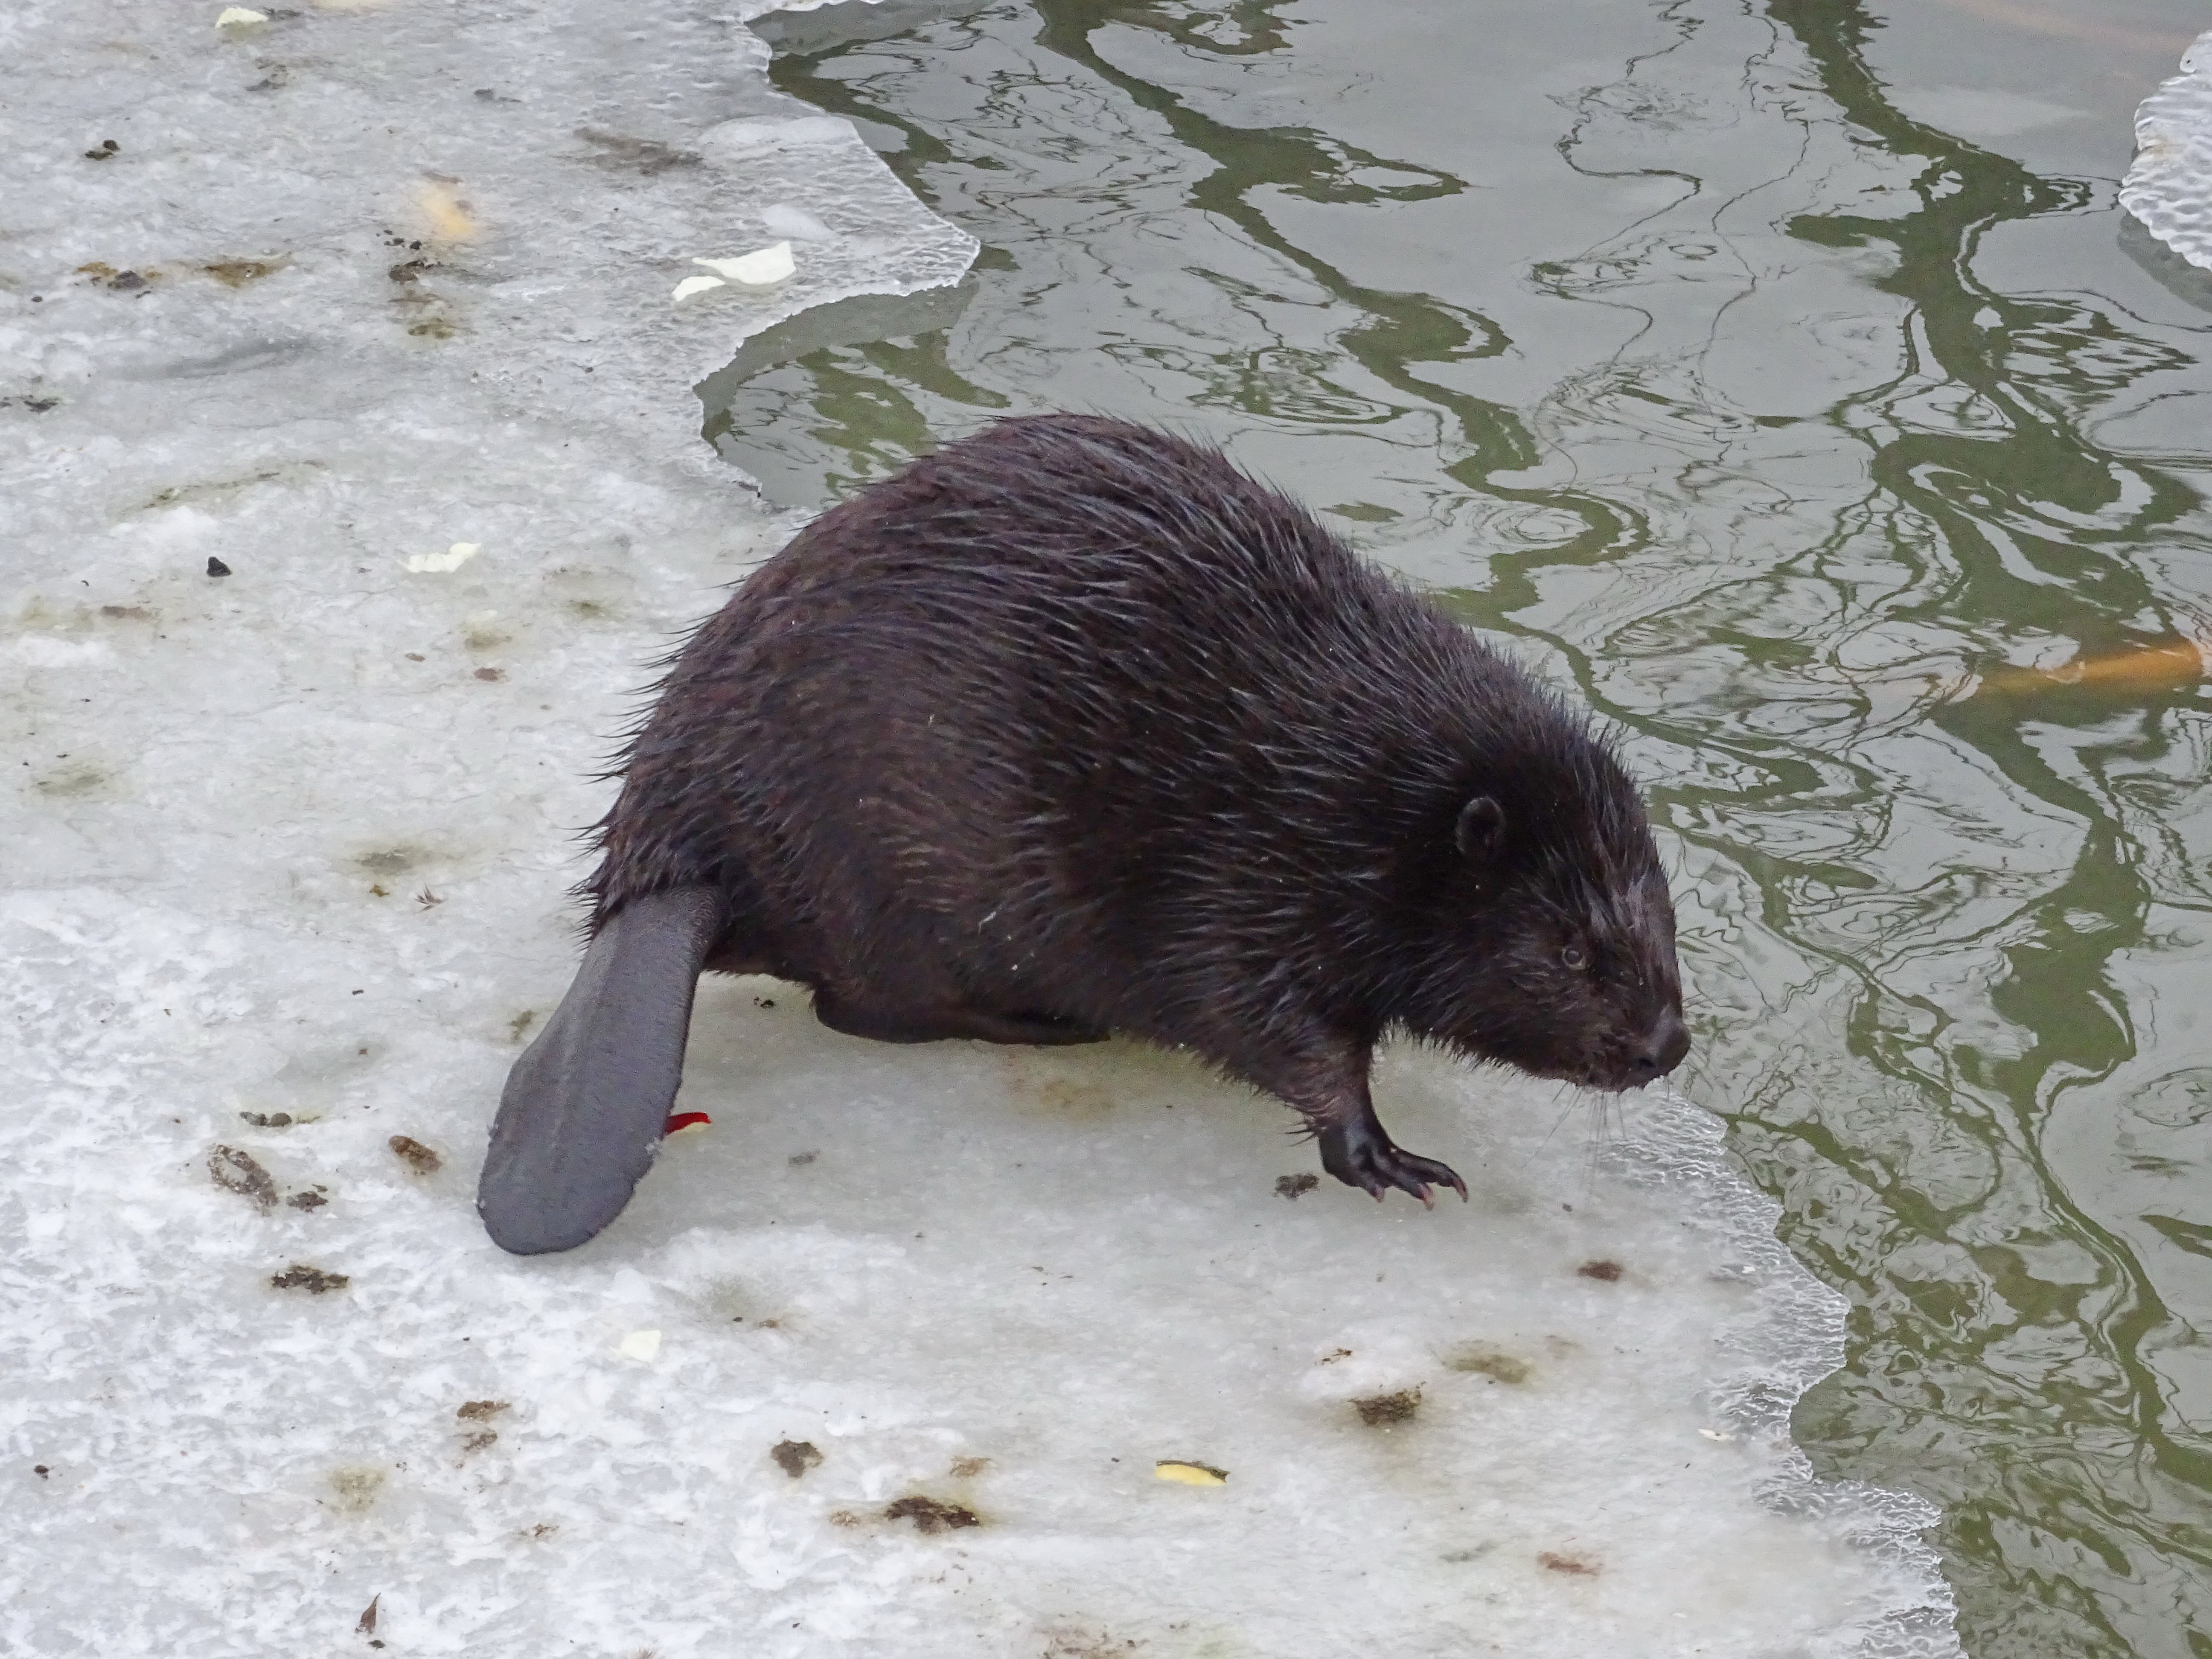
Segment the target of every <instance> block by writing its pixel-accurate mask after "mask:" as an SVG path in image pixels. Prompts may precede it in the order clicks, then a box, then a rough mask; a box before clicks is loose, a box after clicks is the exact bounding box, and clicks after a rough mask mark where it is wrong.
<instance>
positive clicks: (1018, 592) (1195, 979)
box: [478, 415, 1689, 1254]
mask: <svg viewBox="0 0 2212 1659" xmlns="http://www.w3.org/2000/svg"><path fill="white" fill-rule="evenodd" d="M671 661H672V667H671V671H670V672H669V673H668V675H667V678H666V679H665V681H664V682H663V684H662V685H661V688H660V691H659V700H658V702H657V704H656V706H655V707H654V708H653V710H652V712H651V714H649V715H648V716H647V719H646V720H645V721H644V722H643V724H642V726H641V727H640V728H639V729H638V731H637V732H635V736H634V737H633V738H632V739H631V741H630V743H629V748H628V750H627V752H626V754H625V756H624V757H623V761H622V763H621V765H620V767H619V769H618V772H617V774H611V775H619V776H620V777H621V778H622V780H623V782H622V788H621V792H620V794H619V797H618V798H617V800H616V802H615V804H614V806H613V808H612V810H611V811H610V812H609V813H608V814H607V816H606V817H605V819H604V820H603V821H602V822H601V823H600V824H599V826H598V840H599V850H600V854H601V856H600V860H599V866H598V867H597V869H596V870H595V871H594V872H593V873H592V875H591V876H590V878H588V879H587V880H586V882H585V883H584V884H582V886H581V887H580V889H579V893H580V896H583V897H585V898H586V899H588V901H589V902H590V905H591V915H590V922H589V936H590V939H591V944H590V946H589V949H588V950H587V951H586V955H585V957H584V960H583V963H582V966H581V968H580V970H579V972H578V974H577V976H576V980H575V982H574V986H573V987H571V988H570V990H569V992H568V995H567V997H566V998H565V999H564V1000H563V1001H562V1004H561V1006H560V1008H559V1010H558V1012H556V1014H555V1015H554V1017H553V1018H552V1019H551V1020H550V1022H549V1023H548V1024H547V1025H546V1027H545V1029H544V1031H543V1032H542V1033H541V1034H540V1035H539V1036H538V1040H537V1041H536V1042H533V1043H532V1045H531V1047H530V1048H529V1050H528V1051H527V1052H526V1053H525V1054H523V1056H522V1057H521V1059H520V1060H518V1061H517V1062H516V1063H515V1066H514V1068H513V1073H512V1074H511V1075H510V1077H509V1079H508V1080H507V1088H506V1090H505V1092H504V1094H503V1095H502V1097H501V1102H500V1107H499V1114H498V1117H497V1119H496V1121H495V1125H494V1127H493V1130H492V1136H491V1148H490V1153H489V1158H488V1161H487V1162H486V1164H485V1165H484V1170H483V1180H482V1183H481V1186H480V1188H479V1192H478V1209H479V1211H480V1212H481V1214H482V1215H483V1220H484V1223H485V1225H486V1226H487V1228H488V1229H489V1231H490V1234H491V1236H492V1237H493V1238H494V1240H495V1241H496V1242H497V1243H499V1244H501V1246H503V1247H504V1248H505V1249H508V1250H512V1251H514V1252H517V1253H518V1254H528V1253H534V1252H538V1251H544V1250H559V1249H568V1248H570V1247H571V1246H574V1245H576V1244H579V1243H582V1242H583V1241H584V1240H585V1239H586V1238H589V1237H592V1235H593V1234H594V1233H596V1232H597V1231H599V1229H600V1228H602V1227H604V1226H605V1225H606V1224H607V1223H608V1222H610V1221H611V1220H612V1219H613V1218H614V1217H615V1215H616V1214H617V1212H619V1211H620V1210H621V1209H622V1207H623V1205H624V1204H625V1203H626V1202H628V1200H629V1195H630V1193H631V1191H632V1189H633V1188H635V1185H636V1183H637V1182H638V1181H639V1179H640V1178H641V1176H643V1174H644V1172H645V1170H646V1169H647V1166H648V1165H649V1164H651V1162H652V1160H653V1154H654V1152H655V1151H656V1149H657V1147H658V1144H659V1139H660V1135H661V1131H662V1127H663V1125H664V1123H665V1119H666V1114H667V1110H668V1108H669V1105H670V1103H671V1102H672V1101H673V1099H674V1098H675V1095H676V1090H677V1086H678V1083H679V1082H680V1081H681V1078H682V1073H683V1060H684V1042H685V1039H686V1035H687V1030H688V1027H689V1024H690V1012H691V999H692V992H693V987H694V985H695V984H696V981H697V979H698V976H699V975H700V973H701V972H702V971H703V970H707V969H712V970H714V971H718V972H722V973H769V974H774V975H779V976H781V977H782V978H785V979H788V980H794V981H800V982H802V983H804V984H805V985H807V986H809V987H811V988H812V991H813V998H814V1012H815V1014H816V1016H817V1018H819V1019H820V1020H821V1021H822V1023H823V1024H825V1025H827V1026H829V1027H830V1028H831V1029H832V1030H838V1031H843V1032H848V1033H850V1034H852V1035H854V1036H865V1037H873V1038H876V1039H878V1040H879V1041H883V1042H934V1041H938V1040H940V1039H944V1038H950V1037H970V1038H980V1039H981V1040H983V1041H985V1042H1011V1043H1066V1042H1093V1041H1096V1040H1097V1039H1099V1038H1101V1037H1103V1036H1105V1035H1107V1034H1108V1033H1109V1032H1120V1033H1124V1034H1127V1035H1129V1036H1136V1037H1139V1038H1143V1039H1145V1040H1147V1041H1149V1042H1155V1043H1159V1044H1162V1045H1165V1046H1170V1047H1176V1048H1188V1049H1189V1050H1191V1051H1193V1052H1194V1053H1195V1054H1199V1055H1200V1056H1201V1057H1203V1058H1204V1059H1205V1060H1207V1061H1209V1062H1211V1063H1212V1065H1213V1066H1216V1067H1218V1068H1219V1070H1221V1071H1222V1072H1224V1073H1226V1074H1228V1075H1229V1076H1231V1077H1233V1078H1237V1079H1242V1080H1243V1081H1244V1082H1246V1083H1248V1084H1250V1085H1254V1086H1255V1087H1256V1088H1258V1089H1261V1090H1263V1091H1267V1092H1269V1093H1272V1094H1273V1095H1275V1096H1277V1097H1279V1098H1280V1099H1282V1100H1284V1101H1285V1102H1286V1103H1289V1104H1290V1105H1291V1106H1292V1107H1294V1108H1295V1109H1297V1111H1298V1112H1299V1113H1300V1114H1301V1115H1303V1116H1304V1127H1305V1129H1306V1130H1307V1132H1308V1133H1310V1135H1311V1136H1312V1138H1313V1139H1315V1140H1316V1142H1317V1143H1318V1144H1319V1147H1320V1152H1321V1162H1322V1168H1323V1169H1325V1170H1327V1171H1328V1173H1329V1174H1331V1175H1333V1176H1336V1177H1337V1178H1338V1179H1339V1180H1340V1181H1343V1182H1348V1183H1350V1184H1352V1185H1353V1186H1356V1187H1359V1188H1364V1189H1365V1190H1366V1191H1367V1192H1369V1193H1371V1194H1374V1195H1375V1196H1376V1198H1377V1199H1380V1198H1382V1197H1383V1195H1384V1194H1386V1193H1387V1192H1388V1191H1389V1190H1390V1189H1391V1188H1401V1189H1402V1190H1404V1191H1406V1192H1407V1193H1410V1194H1413V1196H1415V1197H1417V1198H1419V1200H1421V1201H1422V1202H1423V1203H1424V1204H1432V1203H1433V1196H1432V1188H1436V1187H1442V1186H1448V1187H1450V1188H1453V1189H1455V1191H1457V1192H1458V1193H1459V1194H1460V1196H1461V1197H1462V1199H1464V1198H1465V1197H1466V1195H1467V1188H1466V1185H1465V1183H1464V1182H1462V1181H1461V1179H1460V1178H1459V1176H1457V1175H1455V1174H1454V1173H1453V1171H1452V1170H1450V1169H1449V1168H1448V1167H1447V1166H1445V1165H1444V1164H1439V1163H1437V1162H1436V1161H1435V1160H1433V1159H1431V1158H1422V1157H1419V1156H1417V1155H1415V1154H1413V1153H1412V1152H1406V1151H1404V1150H1402V1149H1401V1148H1400V1147H1399V1146H1396V1145H1395V1143H1394V1142H1393V1141H1392V1140H1391V1139H1390V1137H1389V1135H1388V1134H1387V1133H1385V1132H1384V1130H1383V1125H1382V1123H1381V1122H1380V1121H1378V1120H1377V1119H1376V1115H1375V1108H1374V1104H1373V1103H1372V1102H1371V1100H1370V1098H1369V1093H1368V1066H1369V1058H1370V1054H1372V1052H1373V1050H1374V1048H1375V1046H1376V1042H1378V1041H1379V1040H1380V1039H1381V1038H1382V1037H1383V1036H1384V1035H1385V1034H1387V1033H1390V1032H1394V1031H1396V1032H1404V1033H1407V1034H1410V1035H1412V1036H1415V1037H1417V1038H1420V1039H1425V1040H1428V1041H1431V1042H1436V1043H1438V1044H1441V1045H1443V1047H1444V1048H1448V1049H1449V1050H1451V1051H1453V1052H1455V1053H1456V1054H1462V1055H1465V1056H1469V1057H1472V1058H1474V1059H1475V1060H1486V1061H1495V1062H1500V1063H1504V1064H1507V1065H1511V1066H1517V1067H1519V1068H1520V1069H1521V1070H1522V1071H1525V1072H1528V1073H1534V1074H1535V1075H1537V1076H1539V1077H1545V1078H1557V1079H1565V1080H1567V1081H1569V1082H1572V1083H1576V1084H1580V1085H1585V1086H1588V1087H1590V1088H1593V1089H1601V1090H1620V1089H1626V1088H1632V1087H1634V1086H1637V1085H1642V1084H1645V1083H1649V1082H1650V1081H1651V1080H1652V1079H1655V1078H1657V1077H1660V1076H1662V1075H1663V1074H1664V1073H1667V1072H1668V1071H1670V1070H1672V1069H1673V1068H1674V1066H1676V1065H1677V1064H1679V1063H1680V1060H1682V1057H1683V1055H1684V1054H1686V1052H1687V1050H1688V1048H1689V1038H1688V1035H1687V1033H1686V1030H1685V1029H1684V1026H1683V1023H1682V1015H1681V986H1680V975H1679V972H1678V969H1677V967H1676V963H1675V957H1674V909H1673V905H1672V903H1671V901H1670V899H1669V896H1668V888H1667V881H1666V877H1665V873H1664V872H1663V870H1662V867H1661V864H1660V860H1659V857H1658V854H1657V851H1656V848H1655V847H1654V845H1653V842H1652V838H1651V832H1650V825H1649V823H1648V822H1647V820H1646V818H1645V816H1644V808H1643V805H1642V803H1641V801H1640V800H1639V799H1638V793H1637V791H1636V788H1635V787H1634V785H1633V784H1632V782H1631V781H1630V779H1629V777H1628V775H1627V774H1626V771H1625V770H1624V769H1623V767H1622V764H1621V763H1620V757H1619V756H1618V755H1617V753H1616V752H1615V750H1614V749H1613V746H1612V745H1611V744H1610V743H1609V741H1608V740H1607V738H1604V737H1601V736H1600V735H1599V734H1597V733H1596V732H1594V731H1593V729H1592V726H1591V724H1590V721H1589V719H1588V717H1587V716H1586V715H1584V714H1581V713H1578V712H1577V711H1575V710H1574V709H1571V708H1569V707H1568V706H1567V704H1566V703H1565V702H1563V701H1562V700H1561V699H1560V698H1559V696H1556V695H1554V694H1553V692H1551V691H1549V690H1546V689H1545V688H1544V687H1543V686H1541V685H1540V684H1537V683H1536V682H1535V681H1534V680H1533V679H1532V678H1530V677H1529V676H1528V674H1527V673H1526V672H1524V671H1522V670H1521V669H1520V668H1519V667H1517V666H1516V665H1514V664H1513V663H1512V662H1510V661H1509V660H1508V659H1506V658H1504V656H1502V655H1500V654H1499V653H1498V652H1496V651H1494V650H1492V649H1491V648H1490V647H1487V646H1486V645H1485V644H1483V643H1482V642H1481V641H1480V640H1478V639H1477V638H1476V637H1475V636H1474V635H1473V634H1472V633H1470V632H1469V631H1468V629H1465V628H1463V627H1462V626H1460V625H1459V624H1458V623H1455V622H1454V621H1452V620H1451V618H1450V617H1448V616H1446V615H1445V614H1444V613H1443V611H1440V610H1438V609H1437V606H1436V605H1434V604H1432V603H1431V602H1430V601H1428V600H1427V599H1424V598H1423V597H1422V596H1421V595H1419V593H1417V592H1414V591H1413V590H1412V589H1410V588H1408V587H1407V586H1404V585H1402V584H1401V583H1400V582H1398V581H1396V580H1393V579H1391V578H1390V577H1389V576H1387V575H1386V574H1383V572H1382V571H1381V570H1379V569H1377V568H1376V567H1374V566H1373V565H1371V564H1369V563H1367V562H1364V561H1363V560H1362V559H1360V558H1359V557H1358V556H1356V555H1355V554H1354V553H1353V552H1352V550H1350V549H1349V548H1348V547H1346V544H1344V543H1343V542H1342V541H1340V539H1339V538H1337V537H1336V536H1335V535H1334V534H1333V533H1331V532H1329V531H1328V530H1327V529H1326V528H1324V527H1323V526H1322V525H1321V524H1320V523H1319V522H1318V521H1317V520H1316V519H1315V518H1314V517H1313V516H1312V515H1311V514H1310V513H1308V512H1307V511H1306V510H1305V509H1304V508H1303V507H1300V506H1298V505H1297V503H1296V502H1295V501H1291V499H1290V498H1289V497H1287V496H1286V495H1282V494H1280V493H1279V492H1278V491H1276V490H1275V489H1271V488H1268V487H1267V486H1266V485H1264V484H1262V483H1258V482H1256V481H1255V480H1254V479H1253V478H1251V477H1248V476H1247V475H1246V474H1244V473H1243V472H1242V471H1239V470H1238V469H1237V467H1236V466H1234V465H1231V462H1230V461H1229V460H1228V459H1226V458H1225V456H1224V455H1223V454H1222V453H1220V452H1219V451H1218V450H1217V449H1212V448H1208V447H1203V446H1201V445H1199V444H1196V443H1193V442H1190V441H1186V440H1184V439H1182V438H1179V437H1176V436H1173V435H1169V434H1167V433H1164V432H1161V431H1158V430H1155V429H1152V428H1147V427H1143V426H1138V425H1133V424H1129V423H1127V422H1121V421H1115V420H1110V419H1106V418H1103V417H1097V416H1071V415H1054V416H1030V417H1025V418H1019V419H1012V420H1006V421H1001V422H999V423H997V424H996V425H994V426H992V427H990V428H987V430H985V431H983V432H981V434H979V435H975V436H974V437H970V438H968V439H966V440H964V441H961V442H957V443H954V444H951V446H949V447H946V448H945V449H944V450H942V451H940V452H939V453H937V454H934V455H932V456H929V457H927V458H925V459H921V460H917V461H915V463H914V464H913V465H910V466H908V468H907V469H906V470H905V471H902V472H901V473H899V474H898V475H897V476H896V477H891V478H889V479H886V480H884V481H883V482H881V483H876V484H873V485H872V486H870V487H869V488H867V489H864V490H862V491H860V493H859V494H858V495H855V496H854V497H853V498H852V499H851V500H849V501H846V502H844V503H843V504H842V505H840V506H838V507H833V508H831V509H830V510H829V512H827V513H823V515H822V516H821V517H820V518H818V519H817V520H814V521H813V522H812V523H811V524H810V525H809V526H807V527H806V528H805V530H803V531H801V532H799V535H798V536H797V537H796V538H794V539H793V541H792V542H791V544H789V545H788V546H787V547H786V548H785V549H784V550H782V551H781V553H779V554H777V555H776V556H775V557H774V558H772V559H770V560H769V562H767V563H766V564H764V565H763V566H762V567H761V568H759V569H758V570H757V571H756V572H755V573H754V574H752V575H751V577H750V579H749V580H746V581H745V582H744V585H743V586H741V587H740V588H739V589H738V592H736V594H735V595H734V596H733V597H732V599H730V601H729V603H728V604H727V605H725V606H724V607H723V609H722V610H721V611H720V612H719V613H718V614H717V615H715V616H714V617H710V618H709V619H708V621H707V622H706V623H703V624H702V625H701V626H700V627H699V629H697V630H696V632H695V633H693V634H692V635H691V636H690V640H689V641H688V642H687V643H686V644H684V647H682V649H681V650H680V652H679V653H678V654H677V655H676V656H675V657H674V658H673V659H671Z"/></svg>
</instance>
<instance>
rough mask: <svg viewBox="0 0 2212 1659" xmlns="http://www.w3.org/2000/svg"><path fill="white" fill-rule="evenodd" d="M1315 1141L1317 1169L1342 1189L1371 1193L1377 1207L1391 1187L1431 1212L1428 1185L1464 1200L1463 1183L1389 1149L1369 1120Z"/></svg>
mask: <svg viewBox="0 0 2212 1659" xmlns="http://www.w3.org/2000/svg"><path fill="white" fill-rule="evenodd" d="M1319 1139H1320V1141H1321V1167H1322V1169H1324V1170H1328V1172H1329V1173H1330V1174H1331V1175H1333V1176H1335V1177H1336V1178H1337V1179H1338V1180H1339V1181H1341V1182H1344V1184H1345V1185H1346V1186H1347V1187H1357V1188H1360V1189H1361V1190H1362V1191H1364V1192H1369V1193H1372V1194H1374V1195H1375V1201H1376V1203H1378V1204H1379V1203H1381V1202H1382V1201H1383V1194H1385V1193H1387V1192H1389V1190H1390V1188H1393V1187H1396V1188H1400V1189H1401V1190H1402V1191H1405V1192H1409V1193H1411V1194H1413V1196H1414V1197H1415V1198H1418V1199H1419V1200H1421V1202H1422V1204H1423V1205H1424V1206H1426V1207H1427V1208H1429V1209H1431V1210H1433V1209H1434V1208H1436V1206H1437V1200H1436V1197H1435V1194H1432V1193H1431V1191H1430V1190H1429V1188H1430V1187H1431V1185H1432V1184H1433V1185H1435V1186H1438V1187H1449V1188H1451V1189H1452V1190H1453V1191H1454V1192H1455V1193H1457V1194H1459V1195H1460V1198H1461V1200H1462V1202H1464V1201H1465V1200H1466V1198H1467V1182H1464V1181H1462V1180H1461V1179H1460V1178H1459V1176H1457V1175H1455V1173H1453V1171H1452V1170H1451V1168H1450V1166H1449V1165H1448V1164H1439V1163H1437V1161H1436V1159H1434V1158H1422V1157H1420V1156H1419V1154H1417V1153H1413V1152H1406V1151H1404V1150H1403V1149H1402V1148H1401V1147H1398V1146H1393V1145H1392V1144H1391V1141H1390V1137H1389V1135H1387V1134H1385V1133H1383V1126H1382V1125H1381V1124H1380V1123H1377V1122H1374V1121H1371V1120H1370V1121H1368V1122H1365V1123H1352V1124H1348V1125H1346V1126H1345V1127H1342V1128H1333V1129H1324V1130H1322V1132H1321V1134H1320V1136H1319Z"/></svg>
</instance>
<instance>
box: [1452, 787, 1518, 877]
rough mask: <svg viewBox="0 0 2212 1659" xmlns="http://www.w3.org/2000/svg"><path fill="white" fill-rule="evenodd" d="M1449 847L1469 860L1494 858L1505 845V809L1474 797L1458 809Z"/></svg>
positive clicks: (1485, 798)
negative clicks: (1457, 817) (1451, 844)
mask: <svg viewBox="0 0 2212 1659" xmlns="http://www.w3.org/2000/svg"><path fill="white" fill-rule="evenodd" d="M1452 843H1453V845H1455V847H1457V848H1459V850H1460V851H1461V852H1462V853H1464V854H1467V856H1468V857H1469V858H1471V859H1477V860H1484V861H1487V860H1491V859H1493V858H1496V857H1497V856H1498V848H1500V847H1502V846H1504V844H1505V809H1504V807H1502V806H1500V805H1498V803H1497V802H1496V801H1494V800H1492V799H1491V798H1490V797H1489V796H1487V795H1477V796H1476V797H1475V798H1474V799H1473V800H1471V801H1469V802H1468V804H1467V805H1464V806H1462V807H1461V808H1460V809H1459V822H1458V823H1456V824H1455V825H1453V826H1452Z"/></svg>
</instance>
